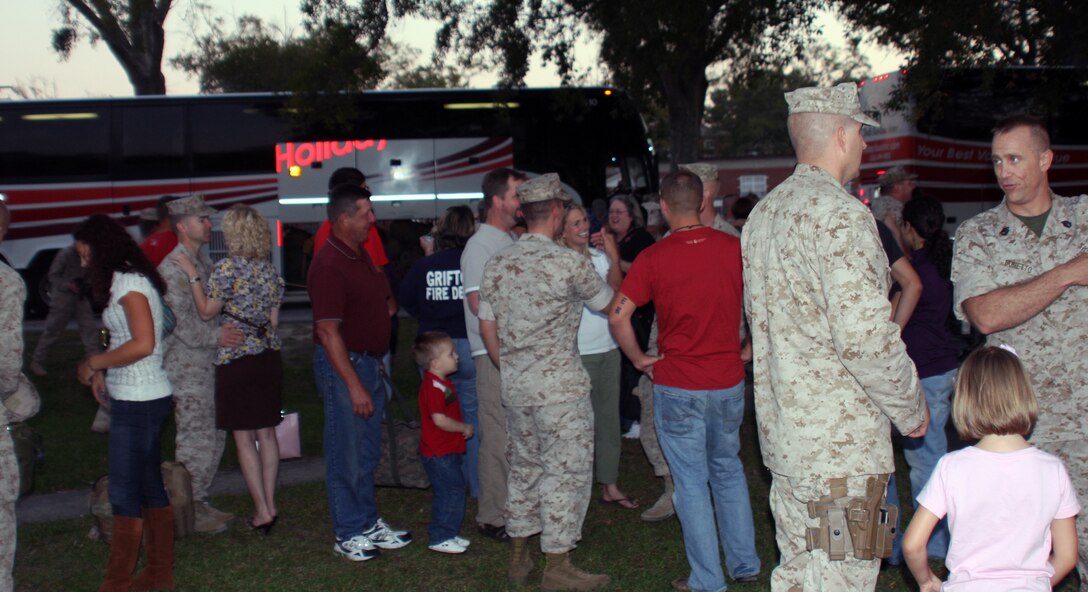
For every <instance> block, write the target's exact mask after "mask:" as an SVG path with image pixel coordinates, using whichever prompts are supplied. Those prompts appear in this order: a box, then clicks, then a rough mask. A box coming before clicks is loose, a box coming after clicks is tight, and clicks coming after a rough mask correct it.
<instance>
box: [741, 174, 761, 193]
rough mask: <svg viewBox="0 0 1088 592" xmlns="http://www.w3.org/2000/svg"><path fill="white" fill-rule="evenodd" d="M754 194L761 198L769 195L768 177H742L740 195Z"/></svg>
mask: <svg viewBox="0 0 1088 592" xmlns="http://www.w3.org/2000/svg"><path fill="white" fill-rule="evenodd" d="M749 193H754V194H756V195H757V196H759V197H763V196H764V195H767V175H741V176H740V192H739V195H741V196H745V195H748V194H749Z"/></svg>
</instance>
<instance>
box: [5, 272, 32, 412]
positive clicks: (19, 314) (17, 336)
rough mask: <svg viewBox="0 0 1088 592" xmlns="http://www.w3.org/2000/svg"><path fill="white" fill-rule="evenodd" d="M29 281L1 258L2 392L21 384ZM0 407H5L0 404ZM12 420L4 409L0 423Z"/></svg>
mask: <svg viewBox="0 0 1088 592" xmlns="http://www.w3.org/2000/svg"><path fill="white" fill-rule="evenodd" d="M25 301H26V284H24V283H23V278H22V277H20V276H19V273H18V272H16V271H15V270H14V269H12V268H10V267H8V266H7V265H5V264H4V263H2V262H0V335H3V336H4V338H3V339H0V394H5V395H6V394H9V393H11V392H13V391H15V389H16V388H17V387H18V386H19V374H20V373H21V372H22V369H23V303H24V302H25ZM0 411H3V409H2V407H0ZM7 424H8V417H7V413H6V412H2V413H0V426H6V425H7Z"/></svg>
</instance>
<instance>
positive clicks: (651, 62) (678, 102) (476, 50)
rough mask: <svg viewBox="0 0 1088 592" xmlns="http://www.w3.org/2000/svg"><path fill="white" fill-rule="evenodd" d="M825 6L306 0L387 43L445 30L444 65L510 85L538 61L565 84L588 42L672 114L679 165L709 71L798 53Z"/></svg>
mask: <svg viewBox="0 0 1088 592" xmlns="http://www.w3.org/2000/svg"><path fill="white" fill-rule="evenodd" d="M817 4H818V1H817V0H792V1H791V0H689V1H685V2H672V3H667V2H661V1H660V0H627V1H625V2H614V1H609V0H490V1H489V2H488V3H487V4H485V5H481V4H479V3H477V2H475V1H473V0H455V1H451V0H354V1H353V0H304V2H303V5H302V6H303V11H304V12H305V13H306V14H307V15H308V17H309V19H310V20H311V22H314V23H322V22H329V21H330V20H333V21H341V22H352V23H357V25H356V26H357V28H358V29H359V30H360V31H362V32H365V33H366V34H367V35H370V36H374V35H379V36H380V35H382V34H384V31H385V27H386V26H387V24H388V22H389V20H390V18H401V17H404V16H408V15H414V16H420V17H423V18H428V19H434V20H438V21H439V22H441V23H442V26H441V28H440V29H439V31H438V34H437V37H436V60H437V59H438V58H440V57H442V56H444V55H445V54H446V53H447V52H449V51H450V50H451V49H456V50H457V52H458V57H459V60H460V62H461V63H462V64H466V65H473V66H475V65H479V64H482V63H484V64H486V63H490V64H494V65H496V66H498V67H499V68H500V72H501V79H502V82H503V83H504V84H509V85H519V84H522V82H523V80H524V78H525V75H526V73H527V72H528V69H529V60H530V58H531V57H532V56H533V55H535V54H539V55H540V57H541V58H542V59H543V60H544V61H545V62H546V63H549V64H552V65H554V66H555V67H556V69H557V70H558V72H559V75H560V77H561V79H562V80H563V82H564V83H565V84H566V83H569V82H571V80H572V77H573V75H574V73H575V64H574V47H575V44H576V42H577V40H578V36H579V35H580V34H582V33H585V32H588V34H590V35H593V36H594V37H595V38H597V39H599V40H600V43H601V58H602V61H604V62H605V64H607V66H608V67H609V68H610V69H611V70H612V72H613V74H614V75H615V79H616V82H617V83H618V84H619V85H621V86H624V87H626V88H628V89H629V90H631V92H632V94H634V95H635V96H636V98H639V99H640V100H641V102H642V103H643V104H646V103H648V102H653V101H660V103H661V104H663V105H665V107H666V109H667V112H668V118H669V124H670V125H669V127H670V136H671V144H672V149H673V162H674V163H676V162H684V161H688V160H693V159H695V157H696V156H697V155H698V147H699V136H700V133H699V132H700V125H701V123H702V117H703V109H704V104H705V101H706V92H707V87H708V82H707V77H706V70H707V67H708V66H710V65H712V64H717V63H722V62H729V63H731V64H733V65H734V66H735V67H738V68H747V67H750V66H752V65H754V64H758V63H760V61H761V60H762V59H763V58H765V57H766V56H768V55H772V54H775V53H787V54H790V53H793V52H795V51H796V48H797V47H798V46H799V45H800V42H801V40H802V39H803V38H805V36H807V35H808V34H809V33H810V26H811V22H812V18H813V16H812V9H813V7H814V6H816V5H817Z"/></svg>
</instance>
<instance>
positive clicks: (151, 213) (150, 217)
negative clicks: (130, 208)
mask: <svg viewBox="0 0 1088 592" xmlns="http://www.w3.org/2000/svg"><path fill="white" fill-rule="evenodd" d="M140 220H143V221H144V222H158V221H159V210H157V209H155V208H144V209H142V210H140Z"/></svg>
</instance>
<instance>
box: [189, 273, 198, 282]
mask: <svg viewBox="0 0 1088 592" xmlns="http://www.w3.org/2000/svg"><path fill="white" fill-rule="evenodd" d="M199 281H200V276H199V275H194V276H193V277H191V278H189V283H190V284H195V283H197V282H199Z"/></svg>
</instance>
